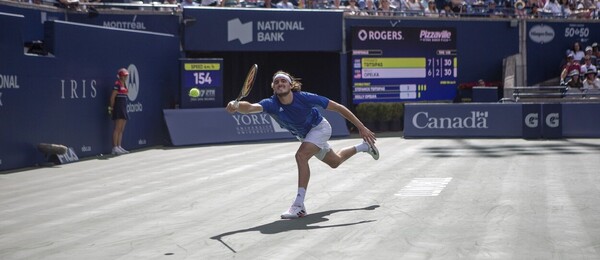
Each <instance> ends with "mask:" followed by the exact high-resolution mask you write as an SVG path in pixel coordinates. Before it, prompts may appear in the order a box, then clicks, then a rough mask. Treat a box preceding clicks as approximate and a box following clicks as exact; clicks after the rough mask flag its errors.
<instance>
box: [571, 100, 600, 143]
mask: <svg viewBox="0 0 600 260" xmlns="http://www.w3.org/2000/svg"><path fill="white" fill-rule="evenodd" d="M598 111H600V104H598V103H596V104H591V103H583V104H570V103H565V104H562V114H561V120H562V121H561V123H562V135H563V136H564V137H566V138H570V137H586V138H598V137H600V113H598Z"/></svg>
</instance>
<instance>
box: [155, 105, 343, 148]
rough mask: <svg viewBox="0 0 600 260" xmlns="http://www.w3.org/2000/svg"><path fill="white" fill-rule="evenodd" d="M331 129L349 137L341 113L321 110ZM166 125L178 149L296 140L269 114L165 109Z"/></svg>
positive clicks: (217, 109)
mask: <svg viewBox="0 0 600 260" xmlns="http://www.w3.org/2000/svg"><path fill="white" fill-rule="evenodd" d="M321 112H322V113H323V116H324V117H325V118H327V121H329V123H330V124H331V127H332V134H331V135H332V136H348V135H349V132H348V128H347V127H346V120H345V119H344V118H343V117H342V116H341V115H340V114H338V113H336V112H331V111H327V110H322V111H321ZM164 115H165V122H167V127H168V128H169V135H170V137H171V143H172V144H173V145H175V146H182V145H196V144H212V143H224V142H239V141H256V140H274V139H295V137H294V136H293V135H292V134H290V132H288V131H287V130H285V129H283V128H281V127H280V126H279V124H278V123H277V122H275V120H273V119H272V118H271V117H270V116H269V115H268V114H266V113H256V114H247V115H244V114H239V113H234V114H229V113H227V111H225V108H222V107H221V108H206V109H165V110H164Z"/></svg>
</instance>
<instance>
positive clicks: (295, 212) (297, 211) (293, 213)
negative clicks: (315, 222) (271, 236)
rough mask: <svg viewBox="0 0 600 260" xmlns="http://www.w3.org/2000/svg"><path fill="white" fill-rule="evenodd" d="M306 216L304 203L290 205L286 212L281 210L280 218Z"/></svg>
mask: <svg viewBox="0 0 600 260" xmlns="http://www.w3.org/2000/svg"><path fill="white" fill-rule="evenodd" d="M304 216H306V208H304V204H302V205H300V206H298V205H292V206H291V207H290V209H288V210H287V211H286V212H283V213H282V214H281V218H282V219H295V218H301V217H304Z"/></svg>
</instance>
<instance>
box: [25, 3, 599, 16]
mask: <svg viewBox="0 0 600 260" xmlns="http://www.w3.org/2000/svg"><path fill="white" fill-rule="evenodd" d="M22 1H23V0H22ZM25 1H29V2H31V3H34V4H41V3H43V2H56V3H57V4H58V5H60V6H62V7H67V8H72V7H77V6H78V5H79V4H82V5H83V4H85V3H106V4H107V6H110V3H120V4H123V3H132V4H143V3H146V4H150V3H153V4H157V3H158V4H167V5H177V8H176V9H177V10H181V8H182V7H183V8H185V7H189V6H213V7H250V8H280V9H341V10H344V11H345V14H346V15H358V16H426V17H516V18H569V19H598V18H599V12H598V11H599V10H600V0H160V1H164V2H154V1H152V0H143V1H141V0H25ZM167 9H168V8H165V9H162V10H167ZM169 10H171V9H169Z"/></svg>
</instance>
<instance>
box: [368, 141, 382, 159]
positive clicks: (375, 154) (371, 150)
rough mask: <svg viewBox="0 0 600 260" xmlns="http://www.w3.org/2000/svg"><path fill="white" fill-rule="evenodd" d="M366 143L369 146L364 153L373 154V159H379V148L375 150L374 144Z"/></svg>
mask: <svg viewBox="0 0 600 260" xmlns="http://www.w3.org/2000/svg"><path fill="white" fill-rule="evenodd" d="M367 145H368V146H369V150H367V151H366V153H368V154H370V155H371V156H373V159H375V160H379V150H377V147H375V144H373V145H371V144H369V143H367Z"/></svg>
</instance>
